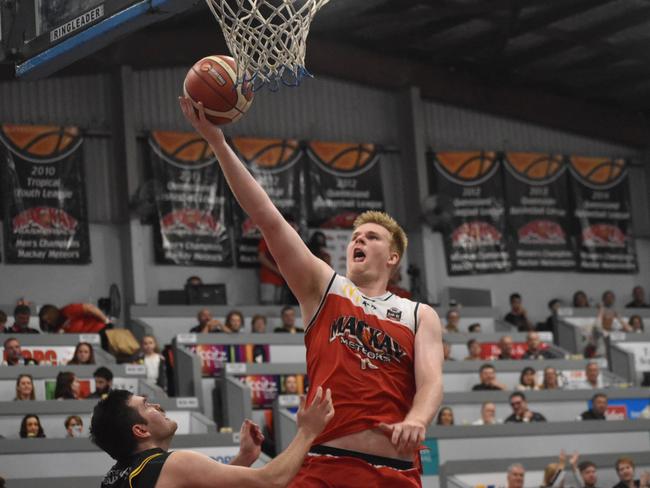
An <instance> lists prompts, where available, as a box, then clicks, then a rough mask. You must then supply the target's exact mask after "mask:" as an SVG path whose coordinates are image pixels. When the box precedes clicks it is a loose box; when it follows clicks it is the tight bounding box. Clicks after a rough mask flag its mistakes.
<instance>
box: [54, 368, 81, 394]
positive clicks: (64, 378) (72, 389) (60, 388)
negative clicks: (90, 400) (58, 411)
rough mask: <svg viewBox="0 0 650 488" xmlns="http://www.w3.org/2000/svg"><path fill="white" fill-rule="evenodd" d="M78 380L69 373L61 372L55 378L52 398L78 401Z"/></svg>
mask: <svg viewBox="0 0 650 488" xmlns="http://www.w3.org/2000/svg"><path fill="white" fill-rule="evenodd" d="M79 387H80V385H79V380H78V379H77V377H76V376H75V374H74V373H72V372H70V371H61V372H60V373H59V374H58V375H57V376H56V387H55V389H54V398H55V399H57V400H78V399H79V390H80V388H79Z"/></svg>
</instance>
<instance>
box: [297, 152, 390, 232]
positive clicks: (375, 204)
mask: <svg viewBox="0 0 650 488" xmlns="http://www.w3.org/2000/svg"><path fill="white" fill-rule="evenodd" d="M378 149H379V148H378V147H377V146H375V145H373V144H346V143H334V142H310V143H309V144H308V145H307V151H306V154H307V155H306V159H307V175H308V176H307V192H308V193H307V194H308V198H307V221H308V225H309V226H310V227H322V228H344V229H347V228H351V227H352V223H353V222H354V219H355V218H356V217H357V215H359V214H360V213H362V212H364V211H366V210H383V209H384V192H383V189H382V182H381V167H380V163H381V156H380V154H379V150H378Z"/></svg>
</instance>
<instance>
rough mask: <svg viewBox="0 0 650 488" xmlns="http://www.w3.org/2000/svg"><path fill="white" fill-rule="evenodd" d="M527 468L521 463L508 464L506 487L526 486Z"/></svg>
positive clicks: (518, 487) (521, 487)
mask: <svg viewBox="0 0 650 488" xmlns="http://www.w3.org/2000/svg"><path fill="white" fill-rule="evenodd" d="M525 476H526V470H525V469H524V467H523V465H521V464H519V463H515V464H511V465H510V466H508V476H507V484H506V488H524V477H525Z"/></svg>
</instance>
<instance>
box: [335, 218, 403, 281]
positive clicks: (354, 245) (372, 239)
mask: <svg viewBox="0 0 650 488" xmlns="http://www.w3.org/2000/svg"><path fill="white" fill-rule="evenodd" d="M391 244H392V238H391V235H390V232H388V230H387V229H386V228H384V227H382V226H381V225H379V224H373V223H367V224H363V225H360V226H359V227H357V228H356V229H355V230H354V231H353V232H352V237H351V239H350V243H349V244H348V249H347V264H348V274H349V275H351V276H358V275H365V274H367V273H368V271H369V270H387V271H389V272H390V271H391V270H392V268H393V267H394V266H395V265H396V264H397V263H398V262H399V256H398V254H397V252H396V251H393V250H391Z"/></svg>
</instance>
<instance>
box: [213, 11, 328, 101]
mask: <svg viewBox="0 0 650 488" xmlns="http://www.w3.org/2000/svg"><path fill="white" fill-rule="evenodd" d="M206 2H207V4H208V7H210V10H211V11H212V13H213V14H214V16H215V17H216V19H217V21H218V22H219V24H220V25H221V30H222V31H223V35H224V37H225V39H226V44H227V45H228V49H229V50H230V53H231V54H232V57H233V58H234V59H235V62H236V63H237V84H244V83H246V84H249V85H251V86H252V88H253V90H254V91H256V90H258V89H260V88H262V87H264V86H268V87H269V88H270V89H271V90H276V89H278V88H279V87H280V85H281V84H283V85H287V86H297V85H299V84H300V81H301V80H302V79H303V78H304V77H305V76H311V75H310V74H309V72H308V71H307V70H306V69H305V51H306V47H307V35H308V34H309V26H310V25H311V21H312V19H313V18H314V15H316V12H318V10H319V9H320V8H321V7H322V6H323V5H325V4H326V3H327V2H329V0H206Z"/></svg>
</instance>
